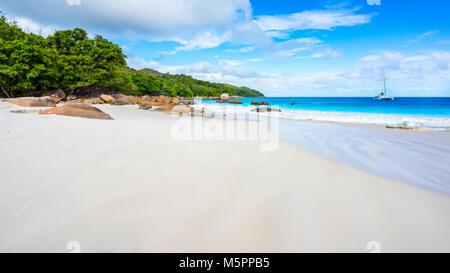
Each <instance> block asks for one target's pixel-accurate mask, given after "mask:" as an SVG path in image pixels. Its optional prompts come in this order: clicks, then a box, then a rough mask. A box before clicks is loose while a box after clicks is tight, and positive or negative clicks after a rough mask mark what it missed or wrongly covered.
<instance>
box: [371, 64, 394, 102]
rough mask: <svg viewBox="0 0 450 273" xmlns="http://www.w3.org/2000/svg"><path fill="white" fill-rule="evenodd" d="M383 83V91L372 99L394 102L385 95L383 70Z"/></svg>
mask: <svg viewBox="0 0 450 273" xmlns="http://www.w3.org/2000/svg"><path fill="white" fill-rule="evenodd" d="M383 83H384V89H383V91H382V92H381V93H380V94H379V95H378V96H376V97H375V98H374V99H376V100H394V98H393V97H389V96H388V95H387V88H386V75H385V74H384V70H383Z"/></svg>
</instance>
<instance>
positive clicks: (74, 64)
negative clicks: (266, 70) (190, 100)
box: [0, 12, 263, 97]
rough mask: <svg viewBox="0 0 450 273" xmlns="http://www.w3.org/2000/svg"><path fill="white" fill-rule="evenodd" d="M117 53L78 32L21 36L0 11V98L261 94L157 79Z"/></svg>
mask: <svg viewBox="0 0 450 273" xmlns="http://www.w3.org/2000/svg"><path fill="white" fill-rule="evenodd" d="M126 57H127V56H126V55H125V54H124V53H123V52H122V48H121V47H120V46H118V45H116V44H114V43H112V42H110V41H108V40H107V39H105V38H103V37H102V36H100V35H96V36H95V37H93V38H90V37H89V35H88V33H87V32H86V31H85V30H83V29H80V28H75V29H73V30H62V31H55V32H54V34H53V35H49V36H48V37H43V36H41V35H37V34H33V33H26V32H24V31H23V30H22V29H21V28H20V27H19V26H18V25H17V23H15V22H10V21H8V19H7V17H6V16H5V15H4V14H3V13H1V12H0V96H3V97H19V96H40V95H42V93H43V92H45V91H47V90H52V89H57V88H60V89H63V90H64V91H66V92H70V91H71V90H74V89H76V88H78V87H83V86H91V85H98V86H102V87H105V88H107V89H109V90H110V91H111V92H114V93H122V94H127V95H167V96H182V97H193V96H213V97H215V96H219V95H220V94H222V93H229V94H230V95H237V96H244V97H257V96H263V94H261V93H260V92H258V91H256V90H253V89H250V88H247V87H236V86H233V85H229V84H221V83H212V82H207V81H201V80H197V79H194V78H192V77H190V76H187V75H170V74H162V73H159V72H157V71H154V70H151V69H143V70H134V69H131V68H129V67H127V63H126Z"/></svg>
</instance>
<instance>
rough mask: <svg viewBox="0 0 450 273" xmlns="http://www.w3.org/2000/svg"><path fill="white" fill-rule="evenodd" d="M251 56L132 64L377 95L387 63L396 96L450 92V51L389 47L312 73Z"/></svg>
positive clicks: (266, 85) (238, 81) (291, 91)
mask: <svg viewBox="0 0 450 273" xmlns="http://www.w3.org/2000/svg"><path fill="white" fill-rule="evenodd" d="M329 54H331V53H329ZM310 57H312V56H310ZM251 61H252V60H251V59H248V60H220V61H219V63H218V64H217V65H214V64H211V63H209V62H199V63H196V64H192V65H184V66H166V65H161V64H159V63H157V62H146V61H143V60H140V59H129V60H128V64H129V65H130V66H132V67H135V68H144V67H150V68H154V69H157V70H160V71H162V72H170V73H172V74H180V73H184V74H190V75H192V76H194V77H196V78H199V79H203V80H209V81H214V82H223V83H231V84H234V85H237V86H248V87H251V88H254V89H257V90H260V91H263V92H264V94H265V95H267V96H330V95H333V96H373V95H375V94H376V93H377V92H378V91H379V90H380V88H381V77H380V76H381V75H380V72H381V68H382V67H383V68H384V69H385V70H386V75H387V78H388V81H389V82H388V84H389V88H390V89H391V90H392V91H393V94H394V95H395V96H429V95H430V96H431V95H445V93H442V92H444V91H445V90H446V88H447V85H448V79H449V78H450V69H449V63H450V52H447V51H432V52H428V53H427V54H420V55H406V54H404V53H402V52H396V51H385V52H381V53H380V54H377V55H369V56H366V57H363V58H361V59H360V62H359V63H358V64H356V65H355V66H353V67H350V68H348V69H344V70H339V71H321V72H310V73H305V72H302V73H289V74H286V73H262V72H255V71H250V70H247V69H245V66H244V64H245V63H246V62H251ZM255 61H259V60H255ZM447 95H448V93H447Z"/></svg>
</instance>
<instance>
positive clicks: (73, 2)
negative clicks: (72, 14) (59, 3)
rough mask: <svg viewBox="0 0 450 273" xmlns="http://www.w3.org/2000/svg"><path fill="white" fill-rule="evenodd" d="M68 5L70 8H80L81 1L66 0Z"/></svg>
mask: <svg viewBox="0 0 450 273" xmlns="http://www.w3.org/2000/svg"><path fill="white" fill-rule="evenodd" d="M66 2H67V5H69V6H80V5H81V0H66Z"/></svg>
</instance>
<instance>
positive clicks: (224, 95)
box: [219, 93, 230, 100]
mask: <svg viewBox="0 0 450 273" xmlns="http://www.w3.org/2000/svg"><path fill="white" fill-rule="evenodd" d="M219 99H220V100H229V99H230V95H228V94H227V93H223V94H222V95H220V97H219Z"/></svg>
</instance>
